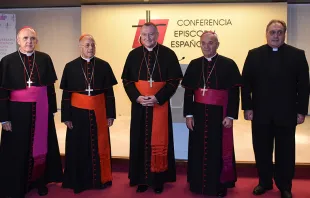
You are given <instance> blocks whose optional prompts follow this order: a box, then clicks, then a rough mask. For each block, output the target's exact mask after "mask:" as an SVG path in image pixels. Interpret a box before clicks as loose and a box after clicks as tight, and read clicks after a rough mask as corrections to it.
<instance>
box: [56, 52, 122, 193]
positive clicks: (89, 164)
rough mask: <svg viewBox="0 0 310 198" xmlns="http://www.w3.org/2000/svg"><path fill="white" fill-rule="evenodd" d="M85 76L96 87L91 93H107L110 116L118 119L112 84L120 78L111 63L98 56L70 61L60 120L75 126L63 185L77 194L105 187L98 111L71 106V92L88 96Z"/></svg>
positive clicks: (63, 84)
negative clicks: (116, 76) (99, 146)
mask: <svg viewBox="0 0 310 198" xmlns="http://www.w3.org/2000/svg"><path fill="white" fill-rule="evenodd" d="M82 68H83V69H82ZM93 68H94V72H93ZM83 71H84V73H85V76H84V73H83ZM92 73H93V74H94V75H93V77H91V76H92ZM85 77H86V78H87V81H88V82H90V84H91V89H93V91H92V92H90V95H91V96H96V95H98V94H104V95H105V101H106V103H105V105H106V115H107V118H116V115H115V98H114V92H113V86H114V85H116V84H117V81H116V79H115V76H114V74H113V71H112V69H111V67H110V65H109V63H107V62H106V61H104V60H101V59H99V58H97V57H94V58H92V59H91V61H90V62H88V63H87V61H85V60H84V59H82V58H80V57H79V58H77V59H75V60H73V61H71V62H69V63H67V64H66V66H65V69H64V72H63V76H62V79H61V84H60V88H61V89H63V95H62V102H61V105H62V106H61V121H62V122H65V121H72V124H73V129H72V130H71V129H69V128H67V135H66V165H65V172H64V182H63V187H64V188H71V189H73V190H74V192H75V193H79V192H82V191H84V190H86V189H91V188H98V189H100V188H104V187H106V183H104V184H103V183H101V178H100V171H101V170H100V160H99V155H98V152H99V151H98V139H97V138H98V134H97V123H96V115H95V111H94V110H87V109H81V108H77V107H73V106H71V95H72V93H80V94H84V95H88V92H87V91H85V90H86V89H88V82H87V81H86V79H85Z"/></svg>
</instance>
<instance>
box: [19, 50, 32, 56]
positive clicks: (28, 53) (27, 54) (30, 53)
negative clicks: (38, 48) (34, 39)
mask: <svg viewBox="0 0 310 198" xmlns="http://www.w3.org/2000/svg"><path fill="white" fill-rule="evenodd" d="M19 52H20V53H22V54H25V55H26V56H32V54H33V53H34V51H33V52H22V51H20V50H19Z"/></svg>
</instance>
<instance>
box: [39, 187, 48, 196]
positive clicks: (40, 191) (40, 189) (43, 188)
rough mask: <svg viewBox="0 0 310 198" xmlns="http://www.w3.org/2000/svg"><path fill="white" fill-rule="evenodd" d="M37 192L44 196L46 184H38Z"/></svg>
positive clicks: (46, 192)
mask: <svg viewBox="0 0 310 198" xmlns="http://www.w3.org/2000/svg"><path fill="white" fill-rule="evenodd" d="M38 194H39V195H40V196H45V195H47V194H48V188H47V187H46V186H40V187H39V188H38Z"/></svg>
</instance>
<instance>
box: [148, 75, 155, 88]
mask: <svg viewBox="0 0 310 198" xmlns="http://www.w3.org/2000/svg"><path fill="white" fill-rule="evenodd" d="M148 82H149V83H150V87H153V82H154V81H153V79H152V77H150V80H148Z"/></svg>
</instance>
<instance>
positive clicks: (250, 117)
mask: <svg viewBox="0 0 310 198" xmlns="http://www.w3.org/2000/svg"><path fill="white" fill-rule="evenodd" d="M244 119H246V120H253V110H245V111H244Z"/></svg>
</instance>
